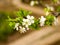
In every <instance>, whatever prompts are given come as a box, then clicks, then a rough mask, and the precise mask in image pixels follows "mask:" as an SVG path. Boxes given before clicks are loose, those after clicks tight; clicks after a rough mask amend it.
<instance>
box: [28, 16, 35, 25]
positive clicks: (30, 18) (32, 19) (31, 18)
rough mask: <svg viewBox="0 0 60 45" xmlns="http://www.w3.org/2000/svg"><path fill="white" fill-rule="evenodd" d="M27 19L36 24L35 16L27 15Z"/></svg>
mask: <svg viewBox="0 0 60 45" xmlns="http://www.w3.org/2000/svg"><path fill="white" fill-rule="evenodd" d="M27 19H29V20H30V22H31V24H32V23H34V17H33V16H30V15H27Z"/></svg>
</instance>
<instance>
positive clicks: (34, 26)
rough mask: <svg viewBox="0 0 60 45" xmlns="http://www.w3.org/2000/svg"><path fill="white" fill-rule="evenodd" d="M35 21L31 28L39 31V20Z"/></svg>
mask: <svg viewBox="0 0 60 45" xmlns="http://www.w3.org/2000/svg"><path fill="white" fill-rule="evenodd" d="M34 21H35V22H34V23H33V24H32V25H31V26H30V28H32V29H35V30H38V29H39V28H40V27H39V20H37V19H35V20H34Z"/></svg>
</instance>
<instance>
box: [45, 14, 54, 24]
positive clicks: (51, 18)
mask: <svg viewBox="0 0 60 45" xmlns="http://www.w3.org/2000/svg"><path fill="white" fill-rule="evenodd" d="M54 17H55V16H53V15H48V16H46V21H45V25H52V23H53V21H54Z"/></svg>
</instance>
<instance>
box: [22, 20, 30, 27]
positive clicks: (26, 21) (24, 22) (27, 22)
mask: <svg viewBox="0 0 60 45" xmlns="http://www.w3.org/2000/svg"><path fill="white" fill-rule="evenodd" d="M22 25H24V26H25V27H28V26H29V25H31V22H30V20H29V19H23V22H22Z"/></svg>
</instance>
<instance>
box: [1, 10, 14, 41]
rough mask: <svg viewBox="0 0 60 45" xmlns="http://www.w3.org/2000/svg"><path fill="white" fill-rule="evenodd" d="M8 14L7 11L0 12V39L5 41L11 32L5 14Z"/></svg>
mask: <svg viewBox="0 0 60 45" xmlns="http://www.w3.org/2000/svg"><path fill="white" fill-rule="evenodd" d="M8 15H10V13H8V12H3V11H2V12H0V41H6V40H7V38H8V36H9V35H10V34H11V33H12V32H13V30H11V29H12V28H11V27H9V25H8V24H9V22H8V21H7V16H8Z"/></svg>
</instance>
